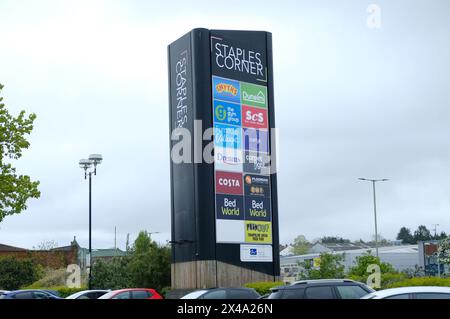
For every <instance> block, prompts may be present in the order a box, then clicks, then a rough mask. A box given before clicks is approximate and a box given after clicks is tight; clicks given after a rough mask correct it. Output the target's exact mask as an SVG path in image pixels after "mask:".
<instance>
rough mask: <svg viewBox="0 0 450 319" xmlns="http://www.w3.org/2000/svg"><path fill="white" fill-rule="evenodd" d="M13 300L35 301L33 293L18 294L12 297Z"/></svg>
mask: <svg viewBox="0 0 450 319" xmlns="http://www.w3.org/2000/svg"><path fill="white" fill-rule="evenodd" d="M12 298H13V299H34V296H33V292H32V291H24V292H18V293H16V294H14V295H13V296H12Z"/></svg>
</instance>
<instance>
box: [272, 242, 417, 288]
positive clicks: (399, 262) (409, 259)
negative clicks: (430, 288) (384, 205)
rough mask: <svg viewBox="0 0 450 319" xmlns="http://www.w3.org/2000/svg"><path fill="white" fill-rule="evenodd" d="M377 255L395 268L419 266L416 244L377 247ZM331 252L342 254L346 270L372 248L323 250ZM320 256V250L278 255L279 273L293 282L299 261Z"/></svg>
mask: <svg viewBox="0 0 450 319" xmlns="http://www.w3.org/2000/svg"><path fill="white" fill-rule="evenodd" d="M378 251H379V257H380V259H381V261H382V262H386V263H389V264H391V265H392V266H393V267H394V268H395V269H396V270H398V271H404V270H414V269H415V268H416V266H420V262H419V249H418V245H403V246H388V247H379V249H378ZM323 252H328V253H332V254H343V255H344V260H343V265H344V266H345V270H346V271H348V270H349V269H350V268H351V267H353V266H354V265H355V264H356V257H359V256H362V255H363V254H367V253H369V252H371V253H372V254H374V252H375V250H374V249H373V248H362V249H349V250H340V251H323ZM319 257H320V252H316V253H310V254H306V255H299V256H281V257H280V274H281V277H282V280H283V281H284V282H293V281H295V280H296V278H297V276H298V274H299V272H300V266H299V263H301V262H304V261H310V262H312V263H314V261H315V260H317V259H318V258H319Z"/></svg>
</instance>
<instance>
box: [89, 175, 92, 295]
mask: <svg viewBox="0 0 450 319" xmlns="http://www.w3.org/2000/svg"><path fill="white" fill-rule="evenodd" d="M89 290H92V172H89Z"/></svg>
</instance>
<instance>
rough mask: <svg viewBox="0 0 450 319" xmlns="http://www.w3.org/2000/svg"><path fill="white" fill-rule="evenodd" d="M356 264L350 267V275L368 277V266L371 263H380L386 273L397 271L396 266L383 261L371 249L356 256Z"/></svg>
mask: <svg viewBox="0 0 450 319" xmlns="http://www.w3.org/2000/svg"><path fill="white" fill-rule="evenodd" d="M355 263H356V265H355V266H353V267H352V268H350V270H349V272H348V275H349V276H360V277H367V276H368V275H369V274H368V273H367V267H368V266H369V265H374V264H376V265H378V266H380V271H381V273H382V274H384V273H396V271H395V269H394V267H392V265H391V264H389V263H384V262H381V260H380V258H379V257H376V256H374V255H372V253H371V251H369V252H368V253H366V254H363V255H361V256H358V257H356V262H355Z"/></svg>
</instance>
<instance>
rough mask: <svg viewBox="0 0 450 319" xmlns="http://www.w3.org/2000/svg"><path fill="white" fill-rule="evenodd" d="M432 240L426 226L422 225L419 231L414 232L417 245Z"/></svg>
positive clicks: (418, 228)
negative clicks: (419, 242)
mask: <svg viewBox="0 0 450 319" xmlns="http://www.w3.org/2000/svg"><path fill="white" fill-rule="evenodd" d="M431 239H432V237H431V233H430V231H429V230H428V228H427V227H426V226H424V225H420V226H419V227H417V230H416V231H415V232H414V242H415V243H417V242H418V241H427V240H431Z"/></svg>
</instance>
